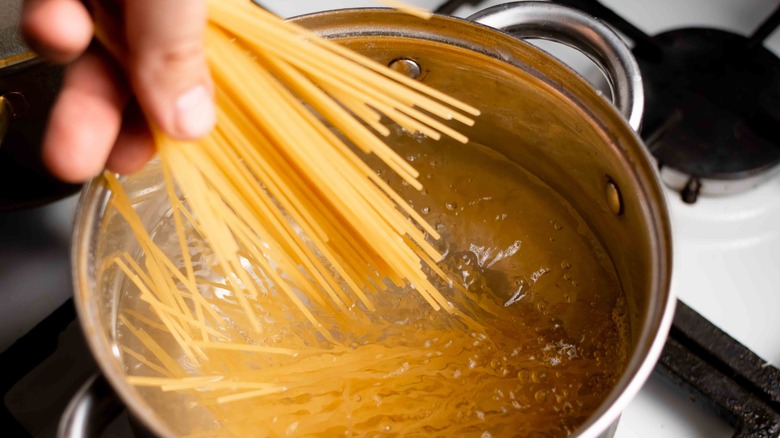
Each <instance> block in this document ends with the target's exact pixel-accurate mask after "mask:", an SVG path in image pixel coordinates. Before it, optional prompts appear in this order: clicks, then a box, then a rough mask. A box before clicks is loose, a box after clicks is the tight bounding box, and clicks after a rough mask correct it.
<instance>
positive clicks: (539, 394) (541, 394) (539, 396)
mask: <svg viewBox="0 0 780 438" xmlns="http://www.w3.org/2000/svg"><path fill="white" fill-rule="evenodd" d="M534 400H536V401H537V402H538V403H544V402H546V401H547V390H545V389H540V390H538V391H536V393H535V394H534Z"/></svg>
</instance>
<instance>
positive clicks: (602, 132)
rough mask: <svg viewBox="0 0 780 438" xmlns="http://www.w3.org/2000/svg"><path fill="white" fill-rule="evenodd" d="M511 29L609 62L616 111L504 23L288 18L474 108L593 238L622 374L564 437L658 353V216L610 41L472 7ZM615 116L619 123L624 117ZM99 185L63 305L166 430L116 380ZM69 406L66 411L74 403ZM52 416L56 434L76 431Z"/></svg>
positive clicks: (128, 245) (114, 289) (603, 418)
mask: <svg viewBox="0 0 780 438" xmlns="http://www.w3.org/2000/svg"><path fill="white" fill-rule="evenodd" d="M474 19H475V20H478V21H479V22H482V23H486V24H489V25H494V26H498V27H501V28H504V29H506V30H507V31H508V32H511V33H515V34H517V33H521V34H523V35H525V36H531V37H537V38H538V37H542V38H555V39H557V40H560V41H563V42H565V43H568V44H573V45H575V46H577V47H579V48H580V49H582V50H583V51H585V52H586V53H588V54H589V55H590V56H592V57H593V58H594V59H595V60H596V61H597V62H598V63H599V64H600V65H603V66H605V68H606V70H608V72H609V76H610V82H611V83H612V84H613V94H614V95H615V96H616V101H617V102H618V106H619V108H620V110H621V111H622V112H623V115H621V113H620V112H619V111H618V110H616V108H615V107H613V106H612V105H611V104H610V103H609V102H607V101H606V100H605V99H604V98H603V97H602V96H601V95H599V93H597V92H596V91H595V90H594V89H593V88H592V87H590V86H589V85H588V84H587V83H586V82H585V81H584V80H583V79H582V78H581V77H579V76H578V75H577V74H575V73H573V72H572V71H571V70H569V69H568V68H567V67H565V66H563V65H562V64H561V63H560V62H558V61H556V60H555V59H554V58H552V57H550V56H549V55H547V54H545V53H544V52H542V51H540V50H538V49H536V48H534V47H533V46H531V45H529V44H527V43H524V42H522V41H519V40H518V39H517V38H515V37H513V36H510V35H509V34H508V33H503V32H499V31H497V30H494V29H491V28H489V27H487V26H485V25H482V24H476V23H474V22H470V21H464V20H460V19H455V18H448V17H434V18H433V19H431V20H430V21H421V20H419V19H416V18H413V17H410V16H407V15H404V14H400V13H397V12H393V11H388V10H344V11H336V12H329V13H321V14H314V15H310V16H306V17H302V18H299V19H298V21H299V22H300V23H301V24H303V25H305V26H307V27H309V28H312V29H314V30H316V31H317V32H319V33H320V34H322V35H324V36H326V37H328V38H332V39H335V40H338V41H339V42H341V43H343V44H345V45H347V46H349V47H351V48H353V49H355V50H357V51H360V52H362V53H364V54H366V55H368V56H370V57H372V58H374V59H376V60H378V61H380V62H383V63H386V64H392V63H394V62H395V63H398V62H402V65H403V66H404V67H405V68H407V71H410V72H412V73H413V74H415V75H417V73H419V80H421V81H423V82H425V83H427V84H429V85H431V86H433V87H435V88H437V89H440V90H444V91H446V92H448V93H449V94H452V95H454V96H455V97H457V98H460V99H462V100H463V101H466V102H470V103H475V104H477V105H478V106H479V107H480V108H481V109H482V111H483V115H482V116H481V117H480V118H479V121H478V123H477V124H476V126H474V127H473V128H471V129H469V130H467V131H466V132H464V133H465V134H467V135H468V136H469V137H470V138H471V139H472V140H473V141H475V142H477V143H479V144H482V145H489V146H491V147H493V148H495V149H496V150H497V151H499V152H500V153H502V154H503V155H504V156H506V157H508V158H509V159H511V160H514V161H515V162H517V163H520V164H521V165H522V166H523V167H525V168H526V169H529V170H531V171H532V172H533V173H534V174H535V175H536V176H538V177H539V178H540V179H542V180H543V181H545V182H546V183H547V184H548V185H550V186H551V187H552V188H553V189H555V190H557V191H558V192H559V193H560V194H561V195H562V196H563V197H564V198H566V199H568V200H569V201H570V202H571V204H572V205H573V206H574V208H575V209H576V210H578V212H579V213H580V215H581V216H582V217H583V218H584V219H585V220H586V221H587V223H588V224H589V225H590V227H591V229H592V230H593V231H594V233H595V234H596V235H597V236H598V238H599V239H600V240H601V243H602V244H603V246H604V248H606V250H607V252H608V253H609V256H610V257H611V259H612V260H613V262H614V265H615V268H616V270H617V272H618V276H619V278H620V282H621V284H622V286H623V288H624V290H625V292H626V294H627V301H628V307H629V315H630V320H631V327H632V340H633V348H632V351H631V353H630V359H629V360H628V364H627V367H626V369H625V372H624V374H623V376H622V378H621V379H620V381H619V382H618V384H617V385H616V387H615V388H614V390H613V391H612V392H611V393H610V394H609V396H608V397H607V400H606V401H605V402H604V403H603V405H602V406H601V407H600V409H599V410H598V411H597V412H595V414H594V415H593V416H592V417H591V418H590V419H589V420H588V421H587V422H586V423H585V424H583V425H582V426H581V428H580V429H579V430H578V432H577V435H579V436H583V437H594V436H599V435H601V434H608V433H609V432H610V430H611V427H612V425H614V424H615V422H616V420H617V418H618V417H619V415H620V412H621V411H622V410H623V408H625V406H626V405H627V404H628V402H629V401H630V400H631V399H632V397H633V396H634V395H635V394H636V393H637V392H638V391H639V389H640V387H641V386H642V384H643V382H644V381H645V379H646V378H647V376H648V375H649V373H650V371H651V370H652V368H653V367H654V365H655V361H656V359H657V358H658V356H659V355H660V352H661V348H662V346H663V343H664V340H665V338H666V334H667V332H668V329H669V326H670V324H671V318H672V310H673V309H672V307H673V303H674V300H673V299H672V296H671V295H670V292H669V280H670V267H671V242H670V230H669V221H668V217H667V212H666V207H665V203H664V198H663V192H662V190H661V187H660V184H659V181H658V178H657V176H656V174H655V171H654V167H653V164H652V162H651V159H650V158H649V155H648V154H647V152H646V151H645V148H644V146H643V145H642V143H641V141H640V139H639V138H638V137H637V134H636V133H635V131H634V129H632V127H633V128H635V129H636V128H638V126H639V122H640V120H641V108H642V102H643V99H642V94H641V90H642V87H641V80H640V78H639V75H638V72H637V69H636V64H635V63H634V62H633V60H632V58H631V56H630V53H629V52H628V50H627V49H626V48H625V46H624V45H623V44H622V43H621V42H620V40H619V39H618V37H617V36H616V35H615V34H614V33H612V32H611V31H610V30H609V29H607V28H606V27H605V26H603V25H601V24H599V23H598V22H596V21H594V20H593V19H592V18H589V17H587V16H585V15H583V14H581V13H578V12H575V11H572V10H570V9H566V8H562V7H559V6H555V5H551V4H548V3H534V2H521V3H514V4H510V5H502V6H499V7H497V8H493V9H490V10H487V11H484V12H482V13H480V14H478V15H477V16H475V17H474ZM626 119H628V120H629V121H630V124H629V122H628V121H627V120H626ZM125 184H126V187H127V190H128V191H129V192H130V195H131V197H132V196H133V195H137V194H143V197H142V199H143V200H142V201H139V204H138V205H137V207H138V211H139V213H140V216H141V218H142V220H144V221H146V222H147V225H151V224H153V223H156V222H157V221H158V220H159V218H160V217H161V216H162V214H164V213H165V209H166V205H165V201H166V198H165V194H164V190H160V188H161V178H160V177H159V174H158V173H157V171H156V169H155V167H154V164H152V165H150V166H147V168H146V169H145V170H144V171H142V172H139V173H137V174H135V175H132V176H129V177H127V178H126V179H125ZM108 194H109V193H108V190H107V188H106V187H105V186H104V184H103V183H102V182H100V181H97V180H96V181H94V182H92V183H90V184H89V185H88V186H87V187H86V189H85V190H84V193H83V195H82V199H81V204H80V207H79V213H78V217H77V220H76V229H75V235H74V246H73V275H74V280H75V288H76V300H75V301H76V306H77V309H78V313H79V318H80V321H81V323H82V325H83V327H84V330H85V332H86V335H87V339H88V341H89V344H90V347H91V349H92V351H93V353H94V355H95V356H96V357H97V359H98V362H99V364H100V366H101V369H102V371H103V373H104V374H105V376H106V377H107V379H108V381H109V382H110V383H111V385H112V386H113V388H114V389H115V390H116V392H117V393H118V394H119V396H120V397H121V398H122V400H123V401H124V402H125V403H126V404H127V406H128V407H129V409H130V410H131V411H132V413H133V414H134V415H135V416H137V417H138V418H139V419H140V420H141V421H142V422H143V423H144V424H145V425H146V426H147V427H148V428H149V429H150V430H151V431H153V432H154V433H155V434H157V435H160V436H172V433H171V432H170V430H169V428H168V426H167V425H166V422H165V417H164V415H162V414H161V413H159V412H155V411H154V410H152V409H151V408H150V407H149V406H148V405H147V404H145V402H144V401H143V400H142V399H141V398H140V397H139V396H138V394H137V393H136V391H135V390H134V388H133V387H132V386H131V385H129V384H128V383H127V382H126V381H125V378H124V371H123V369H122V365H121V361H120V358H119V355H120V352H119V348H118V347H117V339H116V332H115V318H116V312H117V305H118V302H119V294H120V292H121V290H120V289H121V282H120V279H121V275H119V273H118V272H116V271H115V270H114V269H113V268H107V267H106V266H104V265H103V264H101V261H102V260H103V258H104V257H105V256H106V255H107V254H110V253H111V252H112V251H114V250H115V249H117V248H121V249H123V250H128V251H130V252H132V251H133V250H134V248H136V247H137V246H136V244H135V243H134V240H133V237H132V235H131V233H129V232H127V230H126V229H125V228H124V227H123V223H121V220H119V219H118V218H117V214H116V212H114V211H112V210H111V208H109V206H108V205H107V199H108ZM71 412H79V402H78V401H76V402H74V405H73V406H72V409H71ZM83 420H84V417H83V416H82V417H79V416H71V417H66V419H65V421H64V422H63V424H62V429H61V432H62V435H63V436H78V433H79V431H78V428H76V427H75V426H76V422H78V421H83Z"/></svg>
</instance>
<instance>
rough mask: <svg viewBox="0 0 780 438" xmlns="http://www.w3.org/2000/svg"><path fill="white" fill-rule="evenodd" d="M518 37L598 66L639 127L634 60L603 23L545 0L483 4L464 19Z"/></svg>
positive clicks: (640, 103)
mask: <svg viewBox="0 0 780 438" xmlns="http://www.w3.org/2000/svg"><path fill="white" fill-rule="evenodd" d="M468 19H469V20H471V21H474V22H477V23H480V24H484V25H487V26H490V27H493V28H496V29H498V30H501V31H504V32H506V33H508V34H510V35H512V36H515V37H518V38H539V39H545V40H551V41H555V42H558V43H562V44H565V45H567V46H570V47H572V48H574V49H577V50H579V51H581V52H582V53H584V54H585V55H586V56H588V57H589V58H590V59H591V60H592V61H593V62H594V63H596V65H598V66H599V68H601V70H602V72H603V73H604V75H605V76H606V77H607V81H608V82H609V86H610V88H611V90H612V100H613V103H614V104H615V106H616V107H617V109H618V110H619V111H620V112H621V113H622V114H623V116H624V117H625V118H626V120H628V123H629V125H631V127H632V128H633V129H634V130H635V131H639V129H640V127H641V125H642V116H643V113H644V105H645V94H644V88H643V86H642V76H641V73H640V70H639V65H638V64H637V62H636V59H634V56H633V55H632V54H631V51H630V50H629V48H628V46H626V44H625V43H624V42H623V40H621V39H620V37H619V36H618V35H617V34H616V33H615V32H614V31H613V30H612V29H611V28H609V27H608V26H607V25H605V24H603V23H602V22H600V21H598V20H597V19H595V18H594V17H591V16H588V15H587V14H585V13H584V12H581V11H579V10H577V9H573V8H569V7H566V6H561V5H557V4H552V3H550V2H539V1H520V2H513V3H505V4H501V5H497V6H493V7H490V8H487V9H484V10H482V11H480V12H477V13H476V14H474V15H472V16H470V17H469V18H468Z"/></svg>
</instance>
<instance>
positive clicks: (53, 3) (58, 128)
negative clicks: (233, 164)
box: [21, 0, 215, 182]
mask: <svg viewBox="0 0 780 438" xmlns="http://www.w3.org/2000/svg"><path fill="white" fill-rule="evenodd" d="M205 24H206V4H205V0H88V1H82V0H25V3H24V9H23V12H22V22H21V27H22V32H23V34H24V35H25V38H26V39H27V41H28V44H29V45H30V47H32V48H33V50H35V51H36V52H37V53H38V54H39V55H40V56H42V57H43V58H45V59H47V60H49V61H51V62H55V63H60V64H68V67H67V71H66V76H65V80H64V83H63V88H62V91H61V92H60V95H59V97H58V98H57V101H56V103H55V104H54V107H53V108H52V111H51V116H50V119H49V123H48V127H47V130H46V133H45V136H44V141H43V158H44V161H45V163H46V164H47V166H48V167H49V169H50V170H51V172H52V173H53V174H54V175H56V176H57V177H59V178H61V179H62V180H64V181H68V182H82V181H85V180H87V179H89V178H91V177H93V176H95V175H97V174H99V173H100V172H101V171H102V170H103V169H104V168H108V169H109V170H112V171H115V172H119V173H131V172H134V171H136V170H138V169H139V168H140V167H142V166H143V165H144V164H145V163H146V162H147V161H148V160H149V159H150V158H151V157H152V156H153V155H154V145H153V142H152V138H151V134H150V129H149V127H148V124H147V122H146V121H147V120H148V121H149V123H151V124H153V125H154V126H156V127H157V128H158V129H159V130H161V131H162V132H164V133H166V134H168V135H169V136H171V137H174V138H177V139H182V140H191V139H197V138H200V137H202V136H203V135H206V134H207V133H208V132H209V131H210V130H211V128H212V127H213V125H214V122H215V116H214V107H213V102H212V91H213V84H212V81H211V77H210V75H209V71H208V68H207V65H206V60H205V56H204V48H203V31H204V28H205ZM96 30H97V31H96ZM96 34H97V35H98V38H97V40H98V41H99V43H98V42H95V41H94V40H93V37H94V36H95V35H96Z"/></svg>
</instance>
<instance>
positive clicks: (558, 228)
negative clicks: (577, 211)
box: [553, 221, 563, 231]
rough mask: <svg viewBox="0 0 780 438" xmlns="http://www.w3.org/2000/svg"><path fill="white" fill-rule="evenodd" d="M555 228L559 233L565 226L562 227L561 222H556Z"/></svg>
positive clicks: (554, 223)
mask: <svg viewBox="0 0 780 438" xmlns="http://www.w3.org/2000/svg"><path fill="white" fill-rule="evenodd" d="M553 228H555V229H556V230H558V231H561V230H562V229H563V225H561V223H560V222H558V221H555V222H553Z"/></svg>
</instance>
